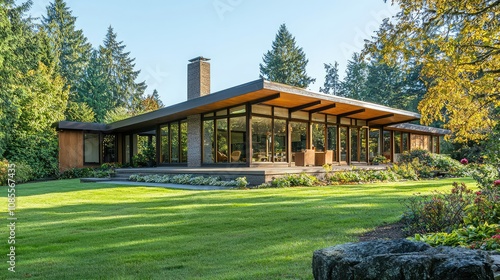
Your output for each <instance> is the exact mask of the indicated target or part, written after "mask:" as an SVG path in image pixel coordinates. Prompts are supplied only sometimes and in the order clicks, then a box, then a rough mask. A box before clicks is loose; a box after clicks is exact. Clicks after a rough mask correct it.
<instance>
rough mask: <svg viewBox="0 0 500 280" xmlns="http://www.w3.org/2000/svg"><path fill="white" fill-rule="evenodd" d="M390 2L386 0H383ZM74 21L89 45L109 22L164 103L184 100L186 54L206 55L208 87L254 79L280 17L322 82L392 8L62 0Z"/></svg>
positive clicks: (341, 1) (37, 0) (320, 2)
mask: <svg viewBox="0 0 500 280" xmlns="http://www.w3.org/2000/svg"><path fill="white" fill-rule="evenodd" d="M388 2H390V1H388ZM49 3H50V0H34V1H33V7H32V10H31V13H32V15H33V16H40V15H41V14H45V13H46V9H45V7H46V6H47V5H48V4H49ZM66 3H67V5H68V6H69V7H70V9H71V10H72V11H73V15H74V16H76V17H77V22H76V24H77V28H79V29H83V32H84V34H85V36H87V38H88V39H89V41H90V42H91V43H92V45H93V46H94V47H97V46H99V45H100V44H102V41H103V39H104V36H105V34H106V30H107V28H108V26H110V25H111V26H113V28H114V30H115V32H116V33H117V34H118V39H119V40H121V41H123V42H124V43H125V44H126V45H127V48H126V50H127V51H129V52H130V55H131V57H135V58H136V69H140V70H141V71H142V72H141V75H140V77H139V78H140V79H139V80H141V81H143V80H145V81H146V83H147V84H148V89H147V93H150V92H152V91H153V89H155V88H156V89H157V90H158V92H159V94H160V97H161V99H162V101H163V103H164V104H165V105H167V106H168V105H172V104H176V103H178V102H182V101H185V100H186V83H187V81H186V72H187V70H186V69H187V63H188V60H189V59H191V58H194V57H197V56H200V55H201V56H204V57H208V58H210V59H211V71H212V72H211V83H212V84H211V89H212V92H216V91H219V90H222V89H225V88H228V87H232V86H236V85H239V84H242V83H246V82H250V81H253V80H255V79H258V78H259V63H261V62H262V56H263V54H264V53H265V52H267V51H268V50H269V49H270V48H271V43H272V41H273V40H274V38H275V35H276V32H277V30H278V27H279V26H280V25H281V24H282V23H285V24H286V25H287V27H288V30H289V31H290V32H291V33H292V34H293V35H294V36H295V39H296V42H297V45H298V46H300V47H302V48H303V50H304V52H305V53H306V56H307V58H308V59H309V64H308V66H307V72H308V74H309V75H310V76H312V77H313V78H316V83H314V84H312V85H311V86H310V87H309V89H311V90H313V91H318V90H319V87H320V86H322V85H323V82H324V76H325V71H324V67H323V63H333V62H334V61H337V62H338V63H339V64H340V69H341V70H340V72H341V73H340V74H341V76H343V75H344V69H345V65H346V63H347V60H348V59H350V57H351V55H352V53H353V52H356V51H360V50H361V49H362V47H363V40H364V39H367V38H370V36H372V35H373V34H374V33H373V32H374V31H375V30H377V29H378V27H379V25H380V24H381V22H382V19H383V18H386V17H389V16H391V15H394V14H395V13H396V12H397V9H396V8H395V7H393V6H390V4H388V3H384V1H383V0H350V1H347V0H316V1H314V0H313V1H298V0H288V1H282V0H275V1H264V0H191V1H165V0H163V1H160V0H150V1H123V0H121V1H118V0H99V1H97V0H86V1H77V0H66Z"/></svg>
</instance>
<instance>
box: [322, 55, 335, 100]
mask: <svg viewBox="0 0 500 280" xmlns="http://www.w3.org/2000/svg"><path fill="white" fill-rule="evenodd" d="M324 65H325V71H326V75H325V83H324V87H323V88H322V87H320V88H319V91H320V92H323V93H326V94H333V95H339V93H340V78H339V64H338V63H337V61H335V62H334V64H331V63H328V64H326V63H325V64H324Z"/></svg>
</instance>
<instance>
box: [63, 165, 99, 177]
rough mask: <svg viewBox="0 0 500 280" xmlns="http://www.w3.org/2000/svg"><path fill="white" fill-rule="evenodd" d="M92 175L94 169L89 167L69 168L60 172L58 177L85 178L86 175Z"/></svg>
mask: <svg viewBox="0 0 500 280" xmlns="http://www.w3.org/2000/svg"><path fill="white" fill-rule="evenodd" d="M93 175H94V170H93V169H92V168H89V167H84V168H70V169H68V170H65V171H64V172H62V173H60V174H59V176H58V179H76V178H86V177H92V176H93Z"/></svg>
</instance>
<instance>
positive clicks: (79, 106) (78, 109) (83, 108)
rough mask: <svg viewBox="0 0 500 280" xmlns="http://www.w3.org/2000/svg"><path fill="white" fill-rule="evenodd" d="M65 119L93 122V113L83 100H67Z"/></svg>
mask: <svg viewBox="0 0 500 280" xmlns="http://www.w3.org/2000/svg"><path fill="white" fill-rule="evenodd" d="M65 116H66V120H67V121H75V122H94V121H95V114H94V111H92V108H90V107H89V105H87V103H84V102H73V101H69V102H68V106H67V108H66V113H65Z"/></svg>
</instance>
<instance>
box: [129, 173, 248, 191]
mask: <svg viewBox="0 0 500 280" xmlns="http://www.w3.org/2000/svg"><path fill="white" fill-rule="evenodd" d="M129 180H130V181H135V182H147V183H163V184H168V183H170V184H181V185H199V186H201V185H207V186H222V187H238V188H245V187H246V186H247V185H248V182H247V180H246V178H245V177H238V178H236V179H235V180H229V181H223V180H221V179H220V178H219V177H215V176H210V177H203V176H197V177H192V176H191V175H189V174H179V175H174V176H171V175H163V176H161V175H157V174H154V175H141V174H133V175H130V177H129Z"/></svg>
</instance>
